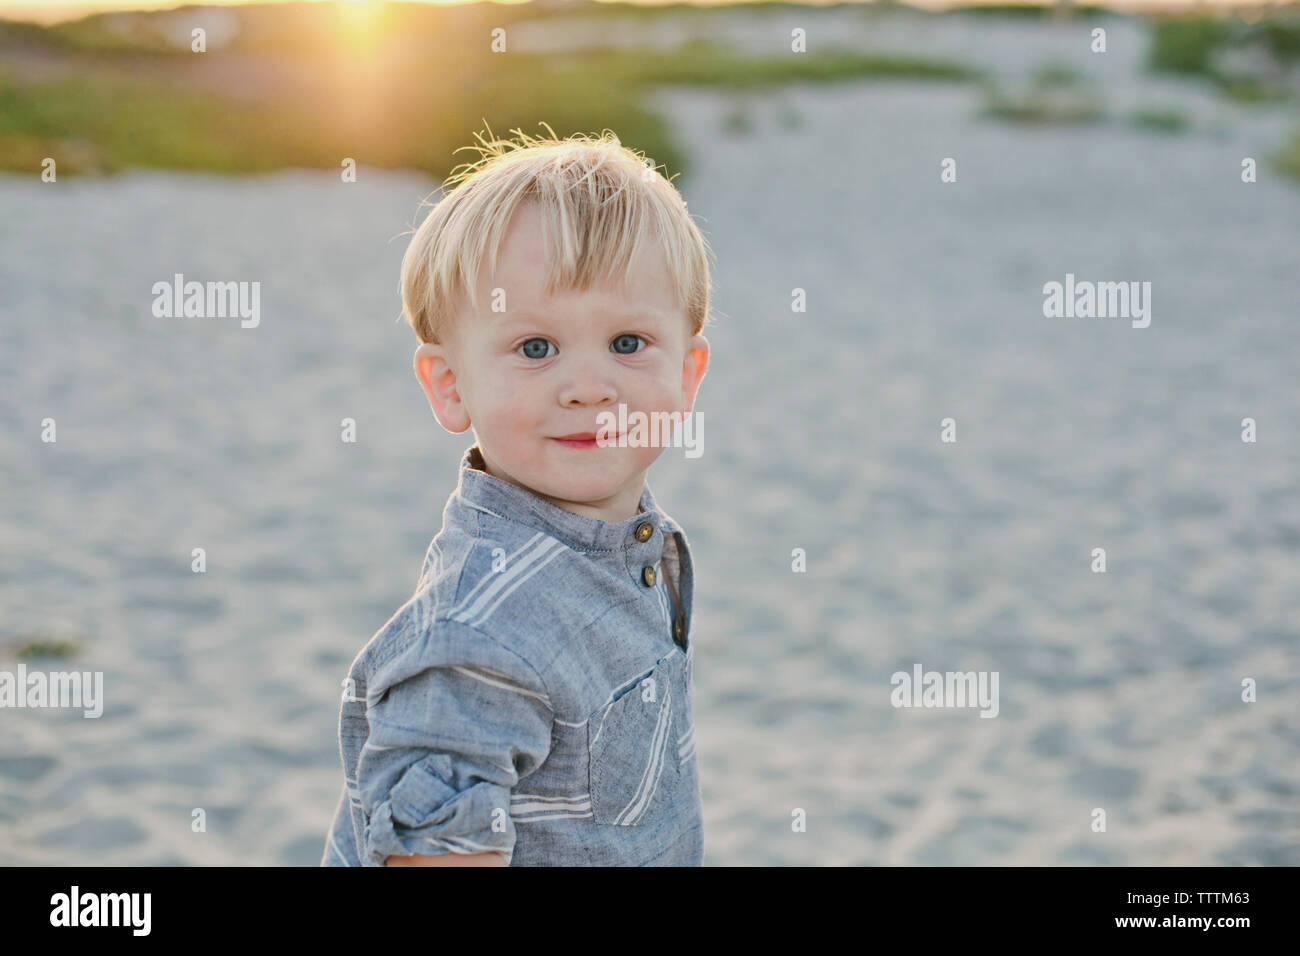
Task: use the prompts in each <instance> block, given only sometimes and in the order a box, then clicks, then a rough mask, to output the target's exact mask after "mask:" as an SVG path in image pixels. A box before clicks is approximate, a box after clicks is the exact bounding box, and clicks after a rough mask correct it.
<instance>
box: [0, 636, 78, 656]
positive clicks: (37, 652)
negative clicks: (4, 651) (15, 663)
mask: <svg viewBox="0 0 1300 956" xmlns="http://www.w3.org/2000/svg"><path fill="white" fill-rule="evenodd" d="M80 650H81V645H80V644H79V643H78V642H77V641H73V640H67V639H64V638H57V637H47V636H39V635H33V636H30V637H27V638H22V639H20V640H18V641H17V642H16V643H15V644H13V645H12V653H13V655H14V657H15V658H16V659H17V660H20V661H34V660H41V659H43V658H48V657H55V658H63V659H66V658H70V657H73V656H75V655H76V654H77V653H79V652H80Z"/></svg>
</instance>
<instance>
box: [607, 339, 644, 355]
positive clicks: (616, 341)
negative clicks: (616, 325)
mask: <svg viewBox="0 0 1300 956" xmlns="http://www.w3.org/2000/svg"><path fill="white" fill-rule="evenodd" d="M640 341H642V339H641V336H639V335H631V334H624V335H620V336H618V337H617V338H616V339H614V341H613V342H611V343H610V346H609V347H610V348H611V349H613V350H614V351H615V352H618V354H619V355H635V354H636V353H637V352H638V351H639V349H637V348H636V343H637V342H640ZM619 343H623V344H624V345H627V344H629V343H630V344H631V346H632V347H631V348H630V349H629V350H628V351H626V352H624V351H622V350H621V349H619V348H618V347H617V346H618V344H619Z"/></svg>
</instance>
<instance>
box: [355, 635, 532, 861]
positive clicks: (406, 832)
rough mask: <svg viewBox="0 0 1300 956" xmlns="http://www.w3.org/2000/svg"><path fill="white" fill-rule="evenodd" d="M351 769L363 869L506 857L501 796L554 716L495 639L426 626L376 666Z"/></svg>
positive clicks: (506, 818)
mask: <svg viewBox="0 0 1300 956" xmlns="http://www.w3.org/2000/svg"><path fill="white" fill-rule="evenodd" d="M366 708H367V723H368V725H369V735H368V737H367V739H366V742H365V744H364V745H363V746H362V748H361V754H360V758H359V760H358V763H357V790H358V793H359V798H360V801H361V807H362V812H363V814H364V820H365V830H364V851H365V852H364V854H363V856H364V859H363V860H362V863H363V865H366V866H383V865H384V861H385V860H386V859H387V858H388V857H390V856H406V855H410V854H440V853H485V852H492V851H495V852H499V853H502V854H504V855H505V857H506V861H507V862H509V861H510V860H511V859H512V858H513V855H514V846H515V827H514V823H513V821H512V820H511V819H510V792H511V790H512V789H513V788H514V786H515V785H516V784H517V783H518V782H519V781H520V779H522V778H524V777H526V776H528V775H529V774H530V773H532V772H533V771H534V770H535V769H536V768H537V767H538V766H540V765H541V763H542V762H543V761H545V759H546V756H547V754H548V753H549V752H550V747H551V730H552V724H553V721H554V712H553V710H552V708H551V700H550V696H549V695H548V693H547V690H546V686H545V684H544V682H543V680H542V678H541V676H540V675H539V674H538V672H537V671H536V670H535V669H534V668H533V667H532V665H531V664H529V663H528V662H527V661H525V660H524V659H523V658H522V657H520V656H519V655H518V654H517V653H515V652H514V651H512V650H510V649H509V648H507V647H506V646H505V645H504V644H502V643H501V642H500V641H498V640H497V639H495V638H493V637H491V636H489V635H487V634H484V633H482V632H480V631H476V630H474V629H473V628H471V627H468V626H466V625H464V624H460V623H457V622H454V621H435V622H433V624H432V625H431V626H429V627H427V628H425V629H424V632H423V633H421V634H418V635H415V636H413V637H412V638H411V639H410V640H409V642H408V645H407V646H405V647H403V648H402V649H400V650H399V651H398V652H397V653H396V654H395V655H394V657H393V658H392V659H391V660H389V661H387V662H386V663H384V664H383V665H381V666H379V667H377V668H376V670H375V672H374V673H373V674H372V675H371V678H370V682H369V684H368V686H367V688H366Z"/></svg>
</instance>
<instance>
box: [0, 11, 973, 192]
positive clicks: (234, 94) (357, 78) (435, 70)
mask: <svg viewBox="0 0 1300 956" xmlns="http://www.w3.org/2000/svg"><path fill="white" fill-rule="evenodd" d="M483 7H490V9H484V8H483ZM382 9H383V12H382V14H381V18H380V19H379V20H377V21H375V22H374V27H375V33H374V35H373V43H374V46H373V48H372V49H370V50H369V51H368V52H367V51H364V50H361V49H358V48H356V47H355V46H354V45H353V44H352V42H351V40H350V39H349V36H350V35H349V34H348V32H347V31H346V30H344V29H343V28H342V26H341V21H340V19H339V17H340V13H339V10H338V9H337V8H335V7H334V6H333V5H315V4H306V5H302V4H289V5H284V6H265V7H249V8H238V7H236V8H231V10H229V11H226V12H228V13H230V14H231V15H234V16H237V17H239V18H240V22H241V24H242V25H243V26H242V27H241V30H240V32H239V33H238V35H237V37H236V39H235V40H234V41H232V43H231V45H230V46H229V47H226V48H217V47H215V46H211V45H210V47H209V51H208V52H207V53H203V54H195V53H191V52H190V51H189V49H188V47H184V46H183V47H179V48H175V47H169V46H167V44H166V43H165V41H164V40H163V39H161V34H160V33H159V32H158V31H157V30H155V29H153V28H152V27H151V26H149V24H150V19H149V18H148V17H145V18H144V19H143V21H142V22H144V23H145V24H146V26H145V27H144V28H142V29H139V30H137V31H136V32H135V33H133V34H131V35H128V36H123V35H122V34H121V33H120V32H119V31H117V30H115V29H113V28H112V27H111V24H112V22H113V21H112V20H111V18H108V17H105V16H96V17H90V18H87V19H85V20H81V21H77V22H75V23H70V24H61V25H58V26H56V27H53V28H41V27H34V26H31V25H26V24H7V23H0V168H3V169H9V170H17V171H26V172H33V173H34V172H36V171H38V170H39V168H40V162H41V160H42V159H43V158H44V157H46V156H50V157H53V158H54V159H55V160H56V161H57V162H58V171H59V172H60V173H65V174H76V173H79V172H94V171H98V172H114V171H117V170H122V169H126V168H131V167H155V168H176V169H210V170H220V171H225V172H233V173H256V172H263V171H269V170H274V169H279V168H283V167H286V166H301V167H315V168H327V169H338V168H339V164H340V162H341V161H342V159H343V158H344V157H352V158H353V159H355V160H356V161H357V162H358V163H360V164H363V165H370V166H379V167H390V168H392V167H403V168H417V169H422V170H425V171H427V172H428V173H429V174H431V175H432V176H434V177H437V178H441V177H444V176H445V175H446V174H447V173H449V172H450V171H451V169H452V168H453V167H454V166H456V165H459V164H460V163H463V162H464V161H465V160H466V158H467V157H466V156H465V154H464V153H463V152H461V153H459V154H457V153H456V150H457V149H458V148H460V147H463V146H466V145H468V143H469V142H470V140H471V136H472V134H473V133H474V132H475V131H479V130H482V129H484V126H485V124H486V126H487V127H489V128H490V129H492V130H493V131H494V132H496V133H498V135H501V134H504V133H506V132H508V131H509V130H512V129H514V128H517V127H518V128H522V129H525V130H527V131H530V132H535V133H536V132H541V129H540V126H539V124H540V123H542V122H545V123H548V124H550V126H551V127H552V128H553V129H554V130H555V131H556V133H558V134H559V135H561V136H563V135H568V134H571V133H577V132H588V133H599V132H600V131H601V130H603V129H606V128H608V129H613V130H615V131H616V132H617V133H618V135H619V138H620V140H621V141H622V142H623V143H624V144H626V145H628V146H630V147H632V148H633V149H636V150H639V151H642V152H644V154H645V155H647V156H651V157H653V158H654V159H655V160H656V162H657V163H658V164H661V165H662V166H663V167H664V168H665V171H666V173H667V174H668V175H675V174H677V173H680V172H685V171H687V156H686V153H685V151H684V150H683V149H682V148H681V146H680V145H679V144H677V143H675V142H673V141H672V139H671V136H670V133H669V127H668V123H667V121H666V119H665V118H664V117H662V116H659V115H658V114H657V113H655V112H654V111H653V110H652V109H651V108H650V106H649V105H648V104H649V99H650V97H649V93H650V91H651V89H652V88H653V87H657V86H662V85H694V86H708V87H713V88H717V89H724V90H760V89H764V88H770V87H774V86H779V85H783V84H788V83H797V82H810V83H832V82H842V81H848V80H862V79H879V80H882V81H884V80H895V79H908V80H927V81H930V80H933V81H939V82H966V81H969V80H971V79H973V78H975V77H977V76H978V75H979V74H978V73H977V72H976V71H973V70H970V69H968V68H966V67H964V66H962V65H960V64H955V63H950V62H944V61H938V60H931V59H924V58H914V57H906V56H890V55H884V54H869V53H860V52H857V51H853V50H844V49H839V50H836V49H832V50H819V51H818V52H817V53H815V54H796V53H793V52H779V51H778V52H775V53H773V54H771V55H767V56H757V57H755V56H745V55H741V54H739V53H735V52H732V51H730V50H728V49H725V48H723V47H720V46H717V45H715V44H713V43H711V42H709V41H707V40H696V41H693V42H690V43H687V44H685V45H683V46H681V47H679V48H677V49H672V50H659V49H624V50H618V49H591V50H579V51H574V52H572V53H569V54H565V55H563V56H556V55H550V54H548V55H528V54H525V53H516V52H510V53H507V54H494V53H492V52H491V51H490V48H489V44H488V42H487V38H488V37H489V35H490V28H491V27H493V26H498V25H502V24H505V25H506V26H507V37H508V36H509V32H508V28H509V23H511V22H513V20H514V19H516V18H519V17H523V16H525V15H527V16H531V14H527V11H526V10H520V9H517V8H508V7H502V8H498V7H497V6H496V5H483V6H480V5H465V6H458V7H436V6H427V7H426V6H419V5H417V6H407V5H393V6H391V7H388V8H382ZM610 12H611V11H608V10H602V11H601V14H600V15H608V14H609V13H610ZM624 12H625V13H634V14H635V15H637V16H645V15H647V13H646V12H645V11H644V10H642V9H640V8H627V9H625V10H624ZM691 15H692V16H695V15H698V14H695V13H692V14H691ZM195 17H196V21H201V15H200V14H198V13H196V14H195ZM13 49H19V50H22V51H24V55H27V56H31V55H33V54H38V55H39V56H40V58H41V59H42V60H43V61H45V63H46V65H47V66H49V67H50V69H47V70H43V71H40V72H39V75H38V76H37V77H30V76H24V75H23V74H21V73H20V72H19V71H18V70H16V69H12V68H10V69H5V53H6V51H7V50H13Z"/></svg>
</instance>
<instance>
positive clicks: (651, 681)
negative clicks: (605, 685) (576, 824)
mask: <svg viewBox="0 0 1300 956" xmlns="http://www.w3.org/2000/svg"><path fill="white" fill-rule="evenodd" d="M683 666H684V663H683V660H682V654H681V652H680V651H677V650H674V651H673V652H671V653H670V654H669V655H668V656H667V657H664V658H661V659H660V660H659V662H658V663H657V664H655V666H654V667H653V668H652V669H651V670H650V671H649V672H648V673H647V674H645V675H643V676H642V677H640V678H639V679H638V680H637V681H636V682H635V683H634V684H633V685H632V686H631V687H630V688H628V689H627V690H625V691H624V692H623V693H622V695H621V696H619V697H617V698H615V699H614V700H613V701H611V702H610V703H609V704H606V705H605V706H604V707H602V708H601V709H599V710H597V711H596V712H595V713H594V714H592V715H591V716H590V717H589V718H588V719H587V751H588V758H589V761H590V762H589V767H590V779H589V781H588V782H589V784H590V790H591V809H592V815H593V817H594V819H595V822H596V823H605V824H611V825H614V826H631V827H634V826H642V825H645V824H647V823H652V822H654V821H655V820H656V819H657V817H658V813H657V811H659V810H662V809H664V808H666V807H668V806H669V805H670V804H671V803H672V799H673V796H674V795H675V793H676V791H677V784H678V782H679V780H680V777H681V769H680V767H679V763H678V759H677V737H678V735H679V734H680V732H681V728H680V727H678V726H677V724H678V723H679V721H677V720H675V719H674V714H675V713H679V712H681V710H680V708H681V704H682V703H684V701H683V702H679V701H677V700H676V699H675V698H677V697H680V696H681V695H682V694H683V693H685V687H684V686H682V680H681V674H682V667H683Z"/></svg>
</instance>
